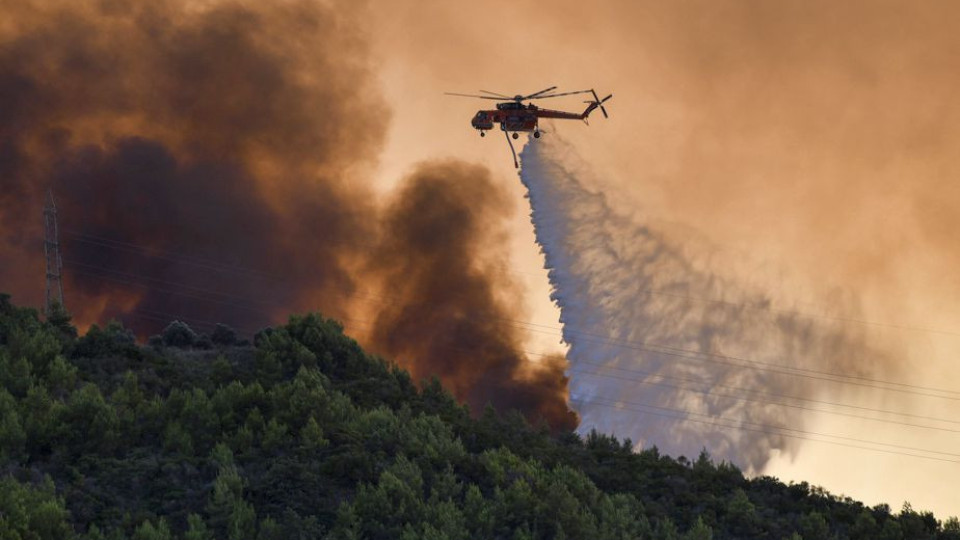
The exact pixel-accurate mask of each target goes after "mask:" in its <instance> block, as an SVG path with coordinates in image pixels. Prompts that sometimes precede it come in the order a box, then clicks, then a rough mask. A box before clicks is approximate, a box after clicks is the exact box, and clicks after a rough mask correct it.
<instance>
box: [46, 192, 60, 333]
mask: <svg viewBox="0 0 960 540" xmlns="http://www.w3.org/2000/svg"><path fill="white" fill-rule="evenodd" d="M43 221H44V236H43V254H44V257H45V258H46V262H47V303H46V305H45V306H44V315H47V316H49V315H50V313H51V312H52V308H53V305H54V304H60V306H61V307H63V260H62V259H61V258H60V231H59V230H58V226H57V205H56V203H55V202H54V201H53V191H52V190H49V191H47V204H46V205H44V207H43Z"/></svg>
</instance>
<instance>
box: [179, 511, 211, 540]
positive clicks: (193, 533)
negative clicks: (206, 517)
mask: <svg viewBox="0 0 960 540" xmlns="http://www.w3.org/2000/svg"><path fill="white" fill-rule="evenodd" d="M183 538H184V540H211V536H210V533H209V532H207V524H206V523H204V521H203V518H202V517H200V515H199V514H190V515H188V516H187V532H186V533H185V534H184V537H183Z"/></svg>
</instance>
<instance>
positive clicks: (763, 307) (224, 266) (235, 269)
mask: <svg viewBox="0 0 960 540" xmlns="http://www.w3.org/2000/svg"><path fill="white" fill-rule="evenodd" d="M64 233H66V234H69V235H71V236H74V237H77V238H78V239H80V240H78V241H82V242H84V243H91V244H95V245H102V246H104V247H113V246H111V245H106V244H116V245H119V246H121V247H128V248H131V249H135V250H136V252H137V253H141V254H145V255H146V256H157V257H160V256H161V255H164V254H165V255H166V256H164V257H161V258H176V257H188V258H196V259H197V260H198V261H199V262H191V261H186V260H185V261H183V262H185V263H186V264H195V265H202V264H208V265H214V266H216V267H217V269H220V270H221V271H228V272H231V273H238V274H244V273H250V274H255V276H253V277H262V278H265V279H273V280H277V281H283V278H281V277H279V276H276V275H272V274H268V273H266V272H263V271H261V270H257V269H254V268H250V267H248V266H242V265H235V264H228V263H220V262H218V261H213V260H211V259H202V258H197V257H195V256H192V255H184V254H181V253H178V252H175V251H168V250H161V249H157V248H149V249H147V248H143V247H141V246H138V245H136V244H132V243H129V242H124V241H121V240H116V239H112V238H109V237H105V236H98V235H93V234H89V233H85V232H82V231H75V230H72V229H64ZM328 241H329V242H331V243H334V244H340V245H348V246H350V247H353V248H356V247H357V246H358V245H360V246H364V247H365V249H366V250H367V251H372V250H373V249H375V248H376V243H375V242H366V243H362V242H361V243H358V242H356V241H351V242H346V241H336V240H329V239H328ZM118 249H119V248H118ZM154 254H158V255H154ZM204 261H206V263H204ZM497 266H498V267H499V268H500V270H498V273H501V274H516V275H525V276H540V274H539V273H533V272H525V271H519V270H515V269H513V268H512V267H510V266H507V265H504V264H501V265H497ZM201 267H205V266H201ZM542 270H545V271H546V272H548V273H549V272H550V271H553V270H554V269H553V268H544V269H542ZM638 292H641V293H645V294H649V295H654V296H664V297H671V298H680V299H684V300H694V301H697V302H702V303H711V304H719V305H725V306H729V307H732V308H742V309H749V310H753V311H763V312H768V313H780V314H783V315H791V316H795V317H801V318H807V319H821V320H828V321H834V322H846V323H853V324H861V325H866V326H875V327H881V328H891V329H897V330H906V331H912V332H925V333H931V334H941V335H950V336H960V331H956V330H947V329H942V328H930V327H924V326H917V325H909V324H901V323H896V322H887V321H873V320H868V319H861V318H856V317H840V316H835V315H826V314H822V313H810V312H806V311H801V310H796V309H788V308H776V307H773V306H771V305H767V304H763V303H760V304H758V303H750V302H732V301H729V300H723V299H719V298H708V297H702V296H695V295H689V294H681V293H676V292H672V291H666V290H662V289H651V288H645V289H638Z"/></svg>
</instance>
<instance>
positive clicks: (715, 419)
mask: <svg viewBox="0 0 960 540" xmlns="http://www.w3.org/2000/svg"><path fill="white" fill-rule="evenodd" d="M153 313H157V314H158V315H168V316H174V315H172V314H164V313H161V312H153ZM142 316H144V317H145V318H149V319H155V320H158V319H159V318H158V317H155V316H150V315H142ZM183 320H186V319H183ZM349 320H350V321H351V324H360V325H370V324H371V323H370V321H363V320H360V319H349ZM198 322H204V323H207V324H214V323H212V322H210V321H198ZM443 347H445V348H450V349H457V350H463V351H467V352H470V350H469V349H466V348H463V347H457V346H454V345H450V346H443ZM519 352H524V353H526V354H531V355H540V356H549V355H548V354H546V353H537V352H533V351H519ZM570 371H572V372H576V373H581V374H585V375H598V374H596V373H592V372H584V371H578V370H570ZM600 376H603V375H600ZM614 378H618V377H614ZM638 382H644V381H638ZM651 384H657V383H651ZM675 388H678V387H675ZM678 389H680V390H688V391H695V390H693V389H687V388H678ZM520 391H523V390H522V389H521V390H520ZM704 393H708V394H709V392H704ZM726 397H732V398H734V399H741V398H738V397H736V396H726ZM577 402H579V403H591V404H595V405H599V406H604V407H608V408H613V409H617V410H630V411H633V412H640V413H644V414H652V415H655V416H663V417H667V418H671V419H675V420H683V421H688V422H694V423H699V424H704V425H711V426H715V427H721V428H725V429H737V430H742V431H750V432H758V433H764V434H768V435H778V436H783V437H789V438H795V439H801V440H806V441H813V442H821V443H827V444H834V445H839V446H845V447H849V448H855V449H861V450H869V451H874V452H883V453H887V454H895V455H902V456H907V457H916V458H921V459H930V460H936V461H942V462H950V463H960V461H957V460H953V459H944V458H938V457H933V456H927V455H921V454H913V453H908V452H903V451H902V450H908V451H911V452H923V453H927V454H937V455H942V456H949V457H958V458H960V454H956V453H952V452H944V451H939V450H930V449H926V448H919V447H913V446H906V445H899V444H894V443H884V442H878V441H871V440H866V439H859V438H855V437H848V436H844V435H833V434H829V433H821V432H814V431H807V430H801V429H796V428H789V427H781V426H772V425H769V424H762V423H758V422H749V421H744V420H740V419H734V418H727V417H721V416H714V415H705V414H702V413H697V412H693V411H690V410H686V409H676V408H670V407H663V406H658V405H651V404H647V403H639V402H633V401H622V400H609V399H604V398H592V399H586V400H577ZM625 405H632V406H635V407H642V409H635V408H630V407H625ZM780 405H784V404H780ZM649 409H653V411H651V410H649ZM809 410H816V411H818V412H824V413H831V411H823V410H817V409H809ZM657 411H660V412H657ZM668 413H670V414H668ZM677 414H679V415H682V416H677ZM845 416H852V415H845ZM692 417H693V418H692ZM696 417H699V418H705V419H707V420H697V419H696ZM853 417H854V418H862V419H867V420H876V421H881V422H882V421H885V420H883V419H877V418H868V417H858V416H853ZM721 422H728V423H721ZM729 422H735V423H738V424H735V425H731V424H729ZM894 423H899V422H894ZM915 427H927V428H929V429H941V428H936V427H933V426H915ZM771 430H772V431H771ZM941 430H943V431H951V432H956V431H957V430H948V429H941ZM814 437H827V438H831V439H837V440H824V439H818V438H814ZM840 441H845V442H840ZM849 443H858V444H849ZM863 444H866V445H873V446H860V445H863ZM876 446H880V447H885V448H876ZM891 449H892V450H891Z"/></svg>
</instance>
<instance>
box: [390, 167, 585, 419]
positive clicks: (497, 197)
mask: <svg viewBox="0 0 960 540" xmlns="http://www.w3.org/2000/svg"><path fill="white" fill-rule="evenodd" d="M511 211H512V205H511V204H510V201H509V199H508V198H507V196H506V195H505V193H504V192H503V191H502V189H500V188H499V187H498V186H497V185H496V184H494V183H493V182H492V181H491V178H490V174H489V172H488V171H487V170H486V169H485V168H482V167H479V166H473V165H467V164H464V163H461V162H453V161H448V162H442V163H432V164H426V165H423V166H421V167H420V168H419V169H418V170H417V171H415V172H414V173H413V174H412V175H411V176H410V177H409V178H407V180H406V182H405V185H404V187H403V188H402V190H401V191H400V192H399V193H398V194H397V195H396V198H395V199H394V200H393V201H392V202H391V204H390V205H389V207H388V208H387V214H386V217H385V218H384V228H385V234H384V240H383V242H382V243H381V245H380V246H379V248H378V253H377V256H376V257H375V259H374V261H375V262H374V266H375V271H376V272H377V273H378V274H380V275H382V279H383V290H384V294H385V295H386V296H387V297H389V298H390V299H391V301H392V302H393V303H392V304H388V305H387V306H386V307H385V308H383V309H382V310H381V311H380V313H379V315H378V316H377V318H376V324H375V328H374V330H373V333H372V339H373V343H374V346H375V347H376V348H377V349H378V350H379V351H381V352H383V353H385V354H386V355H387V356H390V357H393V358H396V359H398V360H400V361H401V362H405V361H407V360H409V361H410V362H412V363H413V365H411V366H410V367H411V369H412V370H413V372H414V375H415V376H420V377H426V376H430V375H433V374H435V375H437V376H439V377H440V379H441V380H442V381H443V382H444V383H445V384H446V385H447V386H448V387H450V388H452V389H453V390H454V392H455V393H456V394H457V395H459V396H463V398H464V399H465V400H466V402H467V403H468V404H470V405H471V407H472V408H473V410H474V411H479V410H482V408H483V407H484V406H485V405H486V404H487V403H496V404H498V405H501V406H507V407H511V408H516V409H519V410H522V411H524V412H525V413H526V414H527V416H528V417H529V418H530V419H532V420H537V419H539V418H542V419H545V420H546V421H547V422H548V423H549V424H550V425H551V426H553V427H554V428H569V429H572V428H574V427H576V425H577V417H576V414H575V413H573V412H572V411H571V410H570V409H569V408H568V407H567V403H566V398H567V396H566V390H567V379H566V377H565V375H564V368H565V366H566V362H565V361H564V360H563V358H559V357H558V358H546V359H544V360H539V359H537V360H535V361H533V362H531V360H530V359H528V358H526V356H525V354H523V353H522V352H520V347H521V345H522V336H521V332H520V330H519V329H518V328H517V327H516V326H513V325H512V324H511V322H512V321H514V320H516V319H517V318H518V317H519V316H520V315H518V311H519V309H518V307H517V298H520V297H521V295H522V294H521V293H522V291H520V290H518V288H517V286H516V285H515V284H513V283H512V282H511V280H510V279H509V277H508V276H507V275H506V274H504V273H503V272H502V270H500V269H502V268H503V265H504V263H505V262H506V255H507V253H506V252H505V248H504V246H505V244H506V243H505V239H506V231H505V221H506V218H507V217H508V216H509V215H510V213H511Z"/></svg>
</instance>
